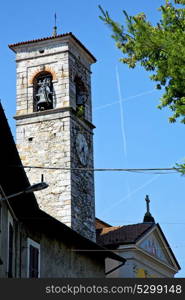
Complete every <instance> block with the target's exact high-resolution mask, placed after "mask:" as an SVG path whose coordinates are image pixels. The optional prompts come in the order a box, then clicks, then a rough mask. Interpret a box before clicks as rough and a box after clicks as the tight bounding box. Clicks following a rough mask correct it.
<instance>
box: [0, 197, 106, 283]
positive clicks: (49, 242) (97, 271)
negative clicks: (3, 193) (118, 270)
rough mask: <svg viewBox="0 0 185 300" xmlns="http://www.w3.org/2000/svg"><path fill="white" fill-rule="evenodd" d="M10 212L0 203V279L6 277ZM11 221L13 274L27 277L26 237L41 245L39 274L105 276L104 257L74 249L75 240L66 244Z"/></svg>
mask: <svg viewBox="0 0 185 300" xmlns="http://www.w3.org/2000/svg"><path fill="white" fill-rule="evenodd" d="M10 215H11V212H10V210H9V209H8V206H7V205H6V203H5V202H1V227H0V228H1V229H0V258H1V260H2V262H3V264H0V278H7V277H8V222H9V219H10ZM11 219H12V220H13V232H14V238H13V265H12V277H14V278H27V277H28V239H31V240H33V241H34V242H36V243H38V244H39V245H40V277H45V278H46V277H48V278H52V277H53V278H57V277H58V278H59V277H60V278H65V277H69V278H70V277H74V278H90V277H91V278H95V277H102V278H103V277H105V263H104V259H103V258H101V259H98V258H97V257H96V256H95V255H94V254H89V253H88V254H87V255H85V254H82V253H80V252H78V253H77V252H76V251H75V246H74V245H73V242H74V241H71V242H69V241H68V243H66V241H65V240H66V238H64V239H63V241H62V236H61V240H59V239H57V238H54V237H53V238H52V237H51V236H47V235H46V234H44V233H42V232H41V231H39V228H38V230H37V231H35V230H33V229H31V226H29V228H28V227H27V226H25V225H23V223H20V222H18V221H15V219H13V215H12V218H11Z"/></svg>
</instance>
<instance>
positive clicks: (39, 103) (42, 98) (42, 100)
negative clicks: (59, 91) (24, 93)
mask: <svg viewBox="0 0 185 300" xmlns="http://www.w3.org/2000/svg"><path fill="white" fill-rule="evenodd" d="M47 102H48V101H47V100H46V98H45V97H44V96H41V97H40V99H39V101H38V102H37V105H44V104H46V103H47Z"/></svg>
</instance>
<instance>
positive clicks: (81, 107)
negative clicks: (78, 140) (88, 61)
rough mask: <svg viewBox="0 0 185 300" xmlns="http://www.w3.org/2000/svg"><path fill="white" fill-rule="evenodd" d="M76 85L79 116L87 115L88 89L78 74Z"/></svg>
mask: <svg viewBox="0 0 185 300" xmlns="http://www.w3.org/2000/svg"><path fill="white" fill-rule="evenodd" d="M74 81H75V86H76V111H77V113H78V115H79V116H81V117H85V103H86V102H87V99H88V93H87V89H86V87H85V85H84V83H83V81H82V80H81V78H79V77H78V76H76V77H75V80H74Z"/></svg>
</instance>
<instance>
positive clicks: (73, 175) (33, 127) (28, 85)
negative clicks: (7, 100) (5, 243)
mask: <svg viewBox="0 0 185 300" xmlns="http://www.w3.org/2000/svg"><path fill="white" fill-rule="evenodd" d="M9 47H10V49H12V50H13V51H14V52H15V53H16V73H17V105H16V116H15V119H16V142H17V147H18V150H19V153H20V157H21V159H22V162H23V165H24V166H26V167H28V166H30V168H26V169H25V170H26V172H27V175H28V178H29V180H30V183H31V184H33V183H35V182H38V181H40V179H41V175H42V174H43V175H44V180H45V181H46V182H47V183H48V184H49V187H48V188H47V189H46V190H43V191H40V192H39V193H38V194H37V200H38V204H39V206H40V208H41V209H42V210H44V211H46V212H47V213H48V214H50V215H52V216H53V217H55V218H56V219H58V220H60V221H61V222H63V223H65V224H66V225H67V226H70V227H71V228H72V229H73V230H76V231H77V232H78V233H80V234H81V235H83V236H85V237H87V238H89V239H91V240H94V241H95V200H94V172H93V171H92V169H93V167H94V164H93V129H94V126H93V124H92V106H91V70H90V68H91V64H93V63H95V62H96V59H95V58H94V56H93V55H92V54H91V53H90V52H89V51H88V50H87V49H86V48H85V47H84V45H83V44H82V43H81V42H80V41H79V40H78V39H77V38H76V37H75V36H74V35H73V34H72V33H66V34H61V35H54V36H52V37H47V38H42V39H37V40H31V41H26V42H20V43H16V44H12V45H9ZM86 169H87V170H86Z"/></svg>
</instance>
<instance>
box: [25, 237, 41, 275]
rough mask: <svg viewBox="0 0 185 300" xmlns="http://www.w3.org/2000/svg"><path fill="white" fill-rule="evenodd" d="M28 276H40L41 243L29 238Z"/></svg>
mask: <svg viewBox="0 0 185 300" xmlns="http://www.w3.org/2000/svg"><path fill="white" fill-rule="evenodd" d="M27 277H28V278H38V277H40V245H39V244H38V243H36V242H35V241H33V240H31V239H29V238H28V270H27Z"/></svg>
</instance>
